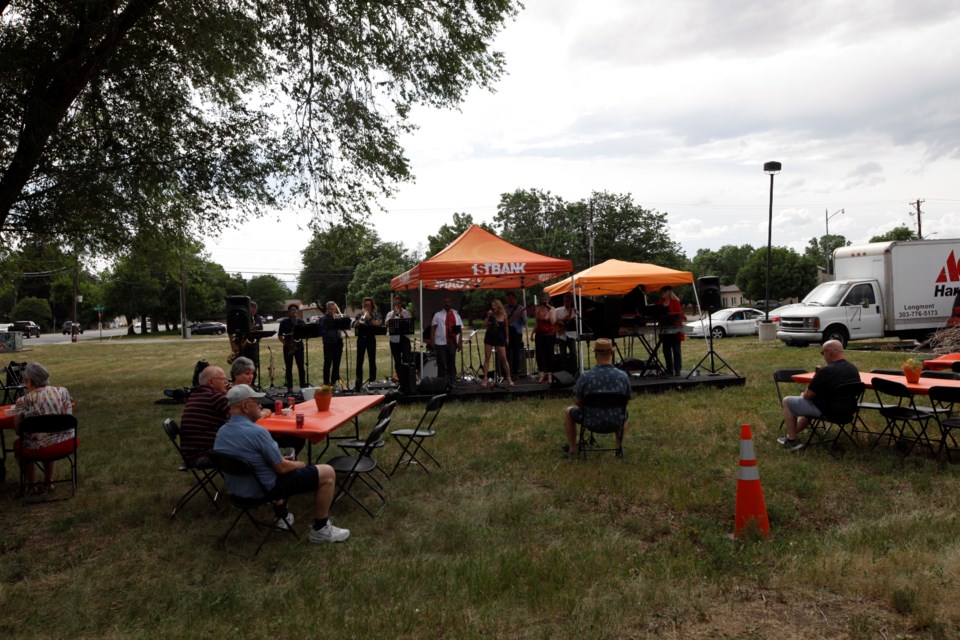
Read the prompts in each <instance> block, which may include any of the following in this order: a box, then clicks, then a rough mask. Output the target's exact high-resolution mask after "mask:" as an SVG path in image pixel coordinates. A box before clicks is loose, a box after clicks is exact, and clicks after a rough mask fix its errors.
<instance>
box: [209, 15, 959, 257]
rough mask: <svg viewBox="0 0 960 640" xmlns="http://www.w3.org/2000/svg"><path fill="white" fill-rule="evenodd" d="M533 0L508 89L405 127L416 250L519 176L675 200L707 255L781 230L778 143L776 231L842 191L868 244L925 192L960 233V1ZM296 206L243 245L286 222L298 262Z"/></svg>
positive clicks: (528, 182)
mask: <svg viewBox="0 0 960 640" xmlns="http://www.w3.org/2000/svg"><path fill="white" fill-rule="evenodd" d="M525 4H526V5H527V8H526V9H525V10H524V11H523V12H522V13H521V15H520V16H519V17H518V19H517V21H516V22H515V23H513V24H511V25H509V26H508V27H507V30H506V31H505V32H504V33H503V34H502V35H501V36H500V37H499V38H498V45H499V48H501V49H502V50H503V51H504V53H505V54H506V59H507V68H508V75H507V76H506V77H505V78H504V79H503V80H502V81H501V82H500V83H499V84H498V85H497V87H496V91H495V92H494V93H490V92H484V91H474V92H472V93H471V95H470V97H469V99H468V100H467V102H466V103H465V104H464V105H463V106H462V109H461V110H460V111H445V112H438V111H433V110H425V109H422V110H418V111H416V114H415V117H416V119H417V122H418V124H419V125H420V128H419V130H418V131H417V132H415V133H414V134H413V135H411V136H409V137H408V138H407V139H406V140H405V141H404V144H405V146H406V148H407V151H408V156H409V157H410V158H411V162H412V165H413V167H412V168H413V171H414V173H415V174H416V176H417V181H416V183H415V184H412V185H403V186H401V187H400V189H399V191H398V193H397V195H396V197H395V198H393V199H392V200H390V201H389V202H387V203H385V205H386V207H387V208H388V209H389V210H390V211H391V213H389V214H387V215H378V216H375V217H374V219H373V221H372V224H373V225H374V227H375V228H376V229H377V230H378V232H380V235H381V237H384V238H388V239H391V240H394V239H395V240H401V241H403V242H405V243H406V244H407V245H408V246H410V247H414V246H416V245H417V244H418V243H422V242H423V241H424V239H425V238H426V236H427V235H428V234H431V233H433V232H435V231H436V229H437V228H438V227H439V226H440V225H441V224H444V223H445V222H448V221H449V220H450V218H451V216H452V213H453V212H454V211H458V212H468V213H471V214H472V215H473V216H474V218H476V219H479V220H491V219H492V217H493V214H494V213H495V210H496V205H497V203H498V201H499V196H500V194H501V193H504V192H507V191H512V190H514V189H517V188H542V189H547V190H550V191H552V192H554V193H555V194H557V195H560V196H561V197H563V198H565V199H568V200H575V199H579V198H583V197H586V196H587V195H588V194H589V193H590V192H591V191H593V190H601V189H606V190H610V191H614V192H629V193H632V194H633V196H634V200H635V201H636V202H639V203H642V204H643V206H645V207H651V208H655V209H658V210H660V211H665V212H668V214H669V218H668V219H669V223H670V229H671V233H672V234H673V237H674V239H675V240H677V241H679V242H681V243H682V246H683V248H684V249H685V251H686V252H687V255H688V256H692V255H693V254H694V253H695V252H696V250H697V249H699V248H703V247H707V248H713V249H716V248H718V247H719V246H721V245H723V244H738V245H739V244H744V243H750V244H753V245H755V246H762V245H765V244H766V228H767V227H766V221H767V215H768V212H767V207H768V198H769V178H768V177H767V176H766V175H765V174H764V173H763V171H762V165H763V163H764V162H765V161H767V160H779V161H781V162H782V163H783V166H784V168H783V171H782V173H781V174H780V175H778V176H777V177H776V178H775V190H774V218H775V219H774V239H773V242H774V244H778V245H788V246H794V247H795V248H798V249H800V250H802V248H803V247H804V246H806V243H807V242H808V240H809V239H810V238H812V237H815V236H820V235H822V234H823V233H824V232H825V222H824V218H823V214H824V212H827V211H829V212H830V213H832V212H834V211H837V210H839V209H841V208H843V209H844V211H845V213H844V215H842V216H836V217H835V218H833V219H832V220H831V221H830V231H831V232H833V233H841V234H843V235H845V236H846V237H847V238H848V239H850V240H852V241H854V242H864V241H866V240H867V239H868V238H869V237H870V236H871V235H875V234H876V233H882V232H883V231H886V230H889V229H890V228H892V227H894V226H896V225H898V224H908V225H915V223H916V222H915V219H913V218H910V217H909V216H908V215H907V212H908V210H909V207H908V204H907V203H908V202H909V201H911V200H915V199H917V198H921V199H926V200H927V202H926V203H925V205H924V208H925V210H926V211H927V213H926V214H925V218H924V230H925V232H926V230H927V229H928V228H929V232H931V233H932V232H936V233H937V234H938V237H949V236H960V221H958V216H960V213H958V211H960V193H958V187H957V181H956V178H955V176H956V175H958V172H960V111H958V110H957V108H956V105H957V104H960V39H957V38H956V36H955V34H956V33H958V32H960V4H957V3H956V2H955V1H954V0H912V1H904V0H884V1H882V2H876V1H871V2H867V1H866V0H859V1H852V2H851V1H842V2H841V1H839V0H816V1H811V2H806V3H793V4H786V3H766V4H763V3H756V2H754V1H753V0H749V1H748V0H674V1H673V2H664V1H656V2H654V1H653V0H593V1H591V2H588V1H587V0H525ZM296 219H297V218H296V217H294V220H296ZM289 220H290V218H288V217H285V216H284V217H280V218H279V219H275V220H271V221H264V222H262V223H260V224H261V226H260V227H257V226H254V225H251V226H248V227H247V228H245V230H244V232H243V233H242V234H239V235H237V236H236V237H235V239H233V238H234V237H233V236H231V239H230V240H229V241H227V239H225V242H226V244H231V243H242V242H244V241H247V242H249V241H250V240H251V239H254V238H270V237H271V236H270V235H269V234H270V233H274V232H276V239H275V240H274V239H271V243H272V244H271V246H275V244H276V243H286V244H285V245H281V246H289V248H290V250H288V251H287V252H286V256H281V255H278V254H269V253H266V254H265V255H266V256H268V257H265V258H263V260H264V261H265V263H266V262H269V263H270V264H280V258H281V257H284V259H285V260H287V261H292V262H293V263H295V264H298V260H297V258H298V255H299V254H298V251H299V249H298V248H297V245H298V243H299V244H302V245H305V244H306V240H305V239H303V238H301V237H300V235H305V234H297V233H296V231H295V227H293V226H291V225H293V224H295V223H294V222H290V221H289ZM251 230H253V231H251ZM241 246H242V245H241ZM235 250H237V251H239V250H241V248H240V246H238V247H236V248H235ZM214 257H217V252H216V251H214ZM260 259H261V258H260V257H259V256H255V255H252V253H251V254H250V255H247V256H246V258H245V259H244V261H245V262H246V263H252V262H255V261H259V260H260ZM221 260H222V261H223V262H224V263H225V264H227V263H229V265H228V266H231V265H233V264H235V263H236V262H237V260H236V259H230V260H227V259H221ZM231 270H232V269H231Z"/></svg>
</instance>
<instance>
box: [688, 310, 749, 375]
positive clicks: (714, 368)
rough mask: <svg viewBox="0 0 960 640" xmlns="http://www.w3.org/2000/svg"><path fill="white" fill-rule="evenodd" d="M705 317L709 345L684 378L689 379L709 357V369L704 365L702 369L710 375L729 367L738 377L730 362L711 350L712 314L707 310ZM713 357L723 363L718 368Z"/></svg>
mask: <svg viewBox="0 0 960 640" xmlns="http://www.w3.org/2000/svg"><path fill="white" fill-rule="evenodd" d="M707 318H708V323H709V326H710V333H709V334H708V335H709V336H710V337H709V338H707V341H708V345H709V346H708V347H707V353H706V354H704V356H703V357H702V358H700V362H698V363H697V366H695V367H694V368H693V369H691V370H690V373H688V374H687V377H686V379H689V378H690V376H692V375H693V372H694V371H696V370H697V369H699V368H700V367H701V366H703V363H704V362H705V361H706V359H707V358H710V368H709V369H706V367H704V369H705V370H706V371H707V372H708V373H709V374H710V375H712V376H715V375H717V374H718V373H720V372H721V371H723V370H724V368H727V369H730V371H731V372H733V375H735V376H737V377H738V378H739V377H740V374H739V373H737V372H736V371H734V370H733V367H731V366H730V364H729V363H728V362H727V361H726V360H724V359H723V358H722V357H720V354H719V353H717V352H715V351H714V350H713V314H712V313H709V312H708V315H707ZM701 322H703V321H702V320H701ZM714 359H717V360H719V361H720V362H722V363H723V366H722V367H720V368H719V369H718V368H717V365H716V362H715V361H714Z"/></svg>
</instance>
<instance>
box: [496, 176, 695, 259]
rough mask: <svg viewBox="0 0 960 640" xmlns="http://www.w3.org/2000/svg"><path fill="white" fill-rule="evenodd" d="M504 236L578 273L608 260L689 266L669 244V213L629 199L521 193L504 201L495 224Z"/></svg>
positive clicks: (503, 197)
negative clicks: (569, 264) (566, 263)
mask: <svg viewBox="0 0 960 640" xmlns="http://www.w3.org/2000/svg"><path fill="white" fill-rule="evenodd" d="M494 220H495V223H496V225H497V227H498V229H499V230H500V234H501V236H502V237H503V238H504V239H505V240H508V241H509V242H512V243H514V244H516V245H519V246H522V247H523V248H524V249H529V250H531V251H536V252H537V253H542V254H544V255H549V256H552V257H556V258H569V259H571V260H573V263H574V267H575V268H576V269H585V268H587V267H588V266H590V244H591V238H592V239H593V264H599V263H601V262H603V261H605V260H608V259H610V258H616V259H618V260H628V261H631V262H650V263H654V264H658V265H660V266H665V267H671V268H678V267H683V266H685V262H686V258H685V256H684V255H683V252H682V250H681V249H680V246H679V245H678V244H677V243H675V242H674V241H673V240H671V239H670V234H669V231H668V229H667V216H666V214H665V213H661V212H658V211H653V210H650V209H644V208H643V207H642V206H640V205H638V204H636V203H634V201H633V196H631V195H630V194H614V193H609V192H607V191H595V192H593V194H592V195H591V196H590V198H589V199H586V200H578V201H576V202H564V201H563V200H562V199H561V198H559V197H557V196H553V195H551V194H550V193H549V192H545V191H541V190H537V189H531V190H522V189H519V190H517V191H514V192H512V193H505V194H502V195H501V196H500V204H499V205H498V207H497V214H496V217H495V218H494Z"/></svg>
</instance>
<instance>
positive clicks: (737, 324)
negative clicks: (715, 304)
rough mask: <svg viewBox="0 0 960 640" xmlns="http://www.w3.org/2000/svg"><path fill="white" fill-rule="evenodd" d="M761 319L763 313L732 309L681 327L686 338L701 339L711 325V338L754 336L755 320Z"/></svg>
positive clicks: (723, 310) (748, 309) (756, 329)
mask: <svg viewBox="0 0 960 640" xmlns="http://www.w3.org/2000/svg"><path fill="white" fill-rule="evenodd" d="M761 317H763V311H760V310H758V309H750V308H748V307H733V308H731V309H721V310H720V311H715V312H714V313H713V315H712V316H710V318H706V317H704V318H701V319H699V320H694V321H693V322H688V323H686V324H685V325H684V326H683V330H684V333H686V334H687V335H688V336H694V337H703V335H704V334H705V333H706V332H707V331H709V330H710V323H711V322H712V323H713V337H714V338H723V337H725V336H747V335H756V334H757V332H758V331H759V329H758V328H757V320H758V319H759V318H761Z"/></svg>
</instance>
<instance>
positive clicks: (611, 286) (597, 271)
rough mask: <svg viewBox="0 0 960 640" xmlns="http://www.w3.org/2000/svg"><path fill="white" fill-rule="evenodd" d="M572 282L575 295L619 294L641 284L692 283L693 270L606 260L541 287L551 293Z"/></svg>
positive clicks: (648, 286) (651, 286)
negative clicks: (574, 286) (691, 271)
mask: <svg viewBox="0 0 960 640" xmlns="http://www.w3.org/2000/svg"><path fill="white" fill-rule="evenodd" d="M574 282H575V283H576V294H577V295H578V296H622V295H626V294H628V293H630V291H632V290H633V289H634V288H635V287H636V286H637V285H641V284H642V285H643V286H644V288H646V290H647V291H653V290H654V289H659V288H660V287H664V286H666V285H670V286H671V287H672V286H679V285H682V284H692V283H693V274H692V273H690V272H689V271H676V270H674V269H667V268H666V267H658V266H657V265H655V264H646V263H643V262H624V261H623V260H607V261H606V262H601V263H600V264H598V265H595V266H592V267H590V268H589V269H586V270H584V271H581V272H580V273H575V274H573V275H572V276H571V277H569V278H565V279H564V280H561V281H560V282H557V283H554V284H552V285H550V286H549V287H547V288H546V289H544V291H545V293H546V294H547V295H551V296H555V295H559V294H562V293H568V292H569V291H571V290H572V289H573V283H574Z"/></svg>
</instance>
